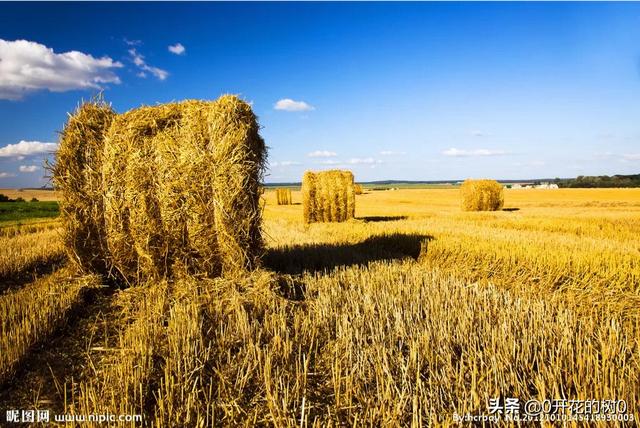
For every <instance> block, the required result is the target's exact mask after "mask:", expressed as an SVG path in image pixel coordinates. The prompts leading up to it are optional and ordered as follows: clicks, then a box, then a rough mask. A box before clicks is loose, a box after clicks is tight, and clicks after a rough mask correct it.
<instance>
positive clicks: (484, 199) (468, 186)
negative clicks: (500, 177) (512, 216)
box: [460, 179, 504, 211]
mask: <svg viewBox="0 0 640 428" xmlns="http://www.w3.org/2000/svg"><path fill="white" fill-rule="evenodd" d="M460 191H461V192H462V209H463V210H464V211H497V210H499V209H501V208H502V206H503V205H504V189H503V188H502V185H500V183H498V182H497V181H495V180H471V179H469V180H465V181H464V183H462V186H461V187H460Z"/></svg>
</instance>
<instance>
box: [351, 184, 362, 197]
mask: <svg viewBox="0 0 640 428" xmlns="http://www.w3.org/2000/svg"><path fill="white" fill-rule="evenodd" d="M353 188H354V190H355V192H356V195H362V193H364V190H363V188H362V184H354V185H353Z"/></svg>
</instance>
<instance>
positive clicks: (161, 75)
mask: <svg viewBox="0 0 640 428" xmlns="http://www.w3.org/2000/svg"><path fill="white" fill-rule="evenodd" d="M129 55H131V61H133V63H134V64H135V65H136V66H137V67H138V68H139V69H140V70H142V71H141V72H139V73H138V74H137V76H138V77H142V78H145V77H147V74H146V73H145V72H149V73H151V74H153V75H154V76H156V77H157V78H158V79H159V80H165V79H166V78H167V77H169V72H168V71H166V70H163V69H161V68H158V67H153V66H151V65H149V64H147V63H146V61H145V60H144V56H143V55H142V54H140V53H139V52H138V51H137V50H136V49H135V48H132V49H129Z"/></svg>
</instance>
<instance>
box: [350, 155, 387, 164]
mask: <svg viewBox="0 0 640 428" xmlns="http://www.w3.org/2000/svg"><path fill="white" fill-rule="evenodd" d="M347 163H349V164H350V165H362V164H364V165H373V164H380V163H382V161H381V160H378V159H374V158H371V157H369V158H351V159H349V162H347Z"/></svg>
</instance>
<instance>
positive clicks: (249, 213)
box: [103, 95, 266, 281]
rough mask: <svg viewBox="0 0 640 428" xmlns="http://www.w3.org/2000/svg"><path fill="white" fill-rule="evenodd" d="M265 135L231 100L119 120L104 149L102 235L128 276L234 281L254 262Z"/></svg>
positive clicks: (143, 111)
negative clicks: (185, 273)
mask: <svg viewBox="0 0 640 428" xmlns="http://www.w3.org/2000/svg"><path fill="white" fill-rule="evenodd" d="M258 129H259V126H258V123H257V120H256V117H255V115H254V114H253V112H252V111H251V107H250V106H249V105H248V104H247V103H245V102H243V101H241V100H240V99H238V98H237V97H235V96H229V95H226V96H223V97H221V98H219V99H218V100H217V101H214V102H205V101H184V102H180V103H169V104H163V105H158V106H155V107H141V108H138V109H134V110H131V111H129V112H127V113H124V114H122V115H119V116H117V117H116V118H115V120H114V121H113V124H112V126H111V127H110V129H109V132H108V134H107V139H106V145H105V152H104V166H103V185H104V188H105V198H104V200H105V204H104V210H105V230H106V236H107V244H108V248H109V252H110V256H111V261H112V264H113V266H114V268H115V269H116V270H117V271H118V272H119V273H120V274H121V275H122V276H123V277H124V278H126V279H127V280H128V281H131V280H138V279H140V278H141V277H168V276H173V275H174V274H175V273H176V271H183V270H186V271H188V272H191V273H197V274H201V275H206V276H217V275H220V274H224V275H234V274H237V273H238V272H241V271H244V270H245V269H251V268H253V267H254V266H255V265H256V263H257V262H258V259H259V256H260V255H261V252H262V248H263V243H262V237H261V230H260V227H261V210H260V204H259V200H260V182H261V179H262V177H263V172H264V167H265V161H266V147H265V144H264V141H263V140H262V138H261V137H260V135H259V134H258Z"/></svg>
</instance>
